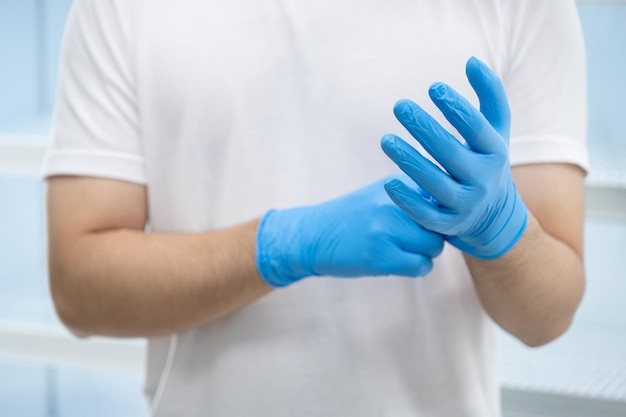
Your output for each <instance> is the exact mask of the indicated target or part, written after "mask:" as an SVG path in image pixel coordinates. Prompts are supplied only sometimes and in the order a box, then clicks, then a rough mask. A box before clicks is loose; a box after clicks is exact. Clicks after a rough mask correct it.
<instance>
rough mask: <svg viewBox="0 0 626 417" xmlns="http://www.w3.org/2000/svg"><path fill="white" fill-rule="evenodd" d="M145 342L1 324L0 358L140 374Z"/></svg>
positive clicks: (6, 322)
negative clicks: (85, 336)
mask: <svg viewBox="0 0 626 417" xmlns="http://www.w3.org/2000/svg"><path fill="white" fill-rule="evenodd" d="M145 346H146V342H145V341H144V340H140V339H109V338H100V337H95V338H89V339H77V338H76V337H75V336H72V335H71V334H70V333H69V332H67V331H66V330H65V329H63V328H62V327H58V326H45V325H36V324H29V323H21V322H19V323H18V322H10V321H0V358H2V359H8V360H19V361H29V362H41V363H46V364H51V363H54V364H61V365H74V366H80V367H88V368H99V369H108V370H111V369H115V370H120V371H125V372H133V373H142V372H143V370H144V369H143V368H144V364H145V350H146V349H145Z"/></svg>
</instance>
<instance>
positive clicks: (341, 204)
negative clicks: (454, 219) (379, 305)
mask: <svg viewBox="0 0 626 417" xmlns="http://www.w3.org/2000/svg"><path fill="white" fill-rule="evenodd" d="M393 178H396V179H398V178H400V177H398V176H395V177H393ZM393 178H392V177H387V178H385V179H382V180H379V181H377V182H375V183H373V184H370V185H368V186H366V187H364V188H361V189H360V190H357V191H354V192H352V193H350V194H347V195H345V196H342V197H339V198H337V199H334V200H331V201H328V202H326V203H322V204H319V205H315V206H307V207H298V208H293V209H287V210H271V211H269V212H268V213H267V214H265V216H263V218H262V219H261V222H260V224H259V227H258V230H257V239H256V243H257V247H256V262H257V267H258V269H259V272H260V273H261V276H262V277H263V279H264V280H265V281H266V282H267V283H268V284H269V285H271V286H274V287H283V286H286V285H289V284H291V283H292V282H295V281H298V280H300V279H302V278H305V277H308V276H314V275H332V276H336V277H361V276H377V275H403V276H410V277H415V276H423V275H426V274H427V273H428V272H430V270H431V269H432V258H434V257H436V256H437V255H439V254H440V253H441V250H442V249H443V242H444V240H443V237H442V236H441V235H439V234H436V233H433V232H430V231H427V230H425V229H423V228H422V227H421V226H420V225H418V224H417V223H415V222H414V221H413V220H412V219H411V218H410V217H409V216H408V215H407V214H406V213H404V212H403V211H402V210H401V209H400V208H398V207H397V206H396V205H395V204H394V203H393V202H392V201H391V199H390V198H389V196H388V195H387V193H386V192H385V188H384V184H385V182H387V181H390V180H391V179H393ZM398 180H399V179H398ZM406 181H407V182H410V179H408V178H407V179H406Z"/></svg>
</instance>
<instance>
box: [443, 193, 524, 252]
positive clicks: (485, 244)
mask: <svg viewBox="0 0 626 417" xmlns="http://www.w3.org/2000/svg"><path fill="white" fill-rule="evenodd" d="M509 196H512V197H513V198H511V200H510V201H509V203H508V204H505V206H509V207H510V208H509V210H506V211H508V212H509V213H510V214H509V216H508V218H507V219H506V220H505V221H504V222H502V223H501V224H502V225H501V226H500V228H499V231H498V232H497V233H495V234H494V235H493V236H492V237H491V238H489V239H488V240H486V241H474V239H472V241H468V240H467V239H463V240H461V239H459V238H458V237H453V238H450V239H448V241H449V242H450V243H451V244H452V245H454V246H456V247H457V248H458V249H460V250H462V251H463V252H465V253H467V254H468V255H471V256H473V257H474V258H478V259H482V260H485V261H490V260H493V259H496V258H499V257H501V256H502V255H504V254H505V253H507V252H508V251H509V250H511V248H512V247H513V246H515V244H516V243H517V242H518V241H519V240H520V238H521V237H522V235H523V234H524V232H525V231H526V226H527V225H528V209H527V208H526V204H524V201H523V200H522V197H521V196H520V195H519V193H518V192H517V189H516V188H515V184H513V190H512V192H510V193H509ZM506 211H505V212H506ZM497 223H500V222H494V224H493V226H495V225H496V224H497Z"/></svg>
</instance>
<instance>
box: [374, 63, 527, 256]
mask: <svg viewBox="0 0 626 417" xmlns="http://www.w3.org/2000/svg"><path fill="white" fill-rule="evenodd" d="M466 72H467V77H468V79H469V81H470V84H471V85H472V87H473V89H474V91H475V92H476V94H477V95H478V99H479V100H480V111H478V110H477V109H476V108H475V107H474V106H472V105H471V104H470V103H469V102H468V101H467V100H466V99H465V98H463V97H462V96H461V95H459V94H458V93H457V92H456V91H454V90H453V89H452V88H451V87H449V86H447V85H446V84H443V83H436V84H433V85H432V86H431V88H430V90H429V94H430V97H431V99H432V100H433V102H434V103H435V105H436V106H437V107H438V108H439V110H441V112H442V113H443V114H444V116H445V117H446V119H447V120H448V121H449V122H450V123H451V124H452V126H454V128H455V129H456V130H457V131H458V132H459V134H460V135H461V136H462V137H463V138H464V139H465V141H466V142H467V146H466V145H464V144H462V143H461V142H459V141H458V140H457V139H456V138H455V137H454V136H452V135H451V134H450V133H449V132H447V131H446V130H445V129H444V128H443V127H441V125H440V124H439V123H437V122H436V121H435V119H433V118H432V117H431V116H430V115H429V114H428V113H426V112H425V111H424V110H423V109H422V108H420V107H419V106H418V105H417V104H415V103H413V102H411V101H409V100H400V101H398V102H397V103H396V105H395V108H394V112H395V114H396V117H397V118H398V120H399V121H400V122H401V123H402V125H404V127H405V128H406V129H407V130H408V131H409V133H410V134H411V135H413V137H415V139H417V140H418V141H419V142H420V143H421V144H422V146H423V147H424V149H425V150H426V151H427V152H428V153H429V154H430V155H432V157H433V158H434V159H435V160H437V161H438V162H439V163H440V164H441V166H442V167H443V168H444V169H445V171H447V172H444V171H442V170H441V169H439V168H438V167H437V166H436V165H435V164H433V163H432V162H430V161H429V160H428V159H426V158H425V157H424V156H423V155H422V154H420V153H419V152H418V151H417V150H416V149H415V148H413V147H412V146H410V145H409V144H407V143H406V142H405V141H403V140H402V139H400V138H399V137H397V136H394V135H385V136H384V137H383V139H382V141H381V145H382V147H383V150H384V151H385V153H386V154H387V155H388V156H389V157H390V158H391V159H392V160H393V161H394V162H395V163H396V164H397V165H398V166H399V167H400V168H401V169H402V170H403V171H404V172H405V173H406V174H407V175H409V177H411V178H412V179H413V180H414V181H415V182H416V183H417V185H418V186H419V187H420V188H421V189H422V190H424V191H426V193H428V194H430V195H431V196H432V197H433V199H427V198H425V197H424V193H423V192H422V193H418V192H415V191H414V190H411V189H410V188H409V187H407V186H406V185H405V184H404V183H402V182H400V181H396V180H392V181H390V182H389V183H387V184H385V188H386V190H387V192H388V193H389V196H390V197H391V198H392V200H393V201H394V202H395V203H396V204H398V206H399V207H401V208H402V209H403V210H404V211H405V212H406V213H407V214H409V215H410V216H411V217H412V218H413V219H414V220H415V221H417V222H418V223H420V224H421V225H422V226H424V227H425V228H426V229H429V230H432V231H434V232H437V233H441V234H443V235H446V236H447V240H448V241H449V242H450V243H451V244H452V245H454V246H456V247H457V248H459V249H461V250H462V251H464V252H466V253H467V254H469V255H471V256H474V257H476V258H479V259H485V260H488V259H495V258H498V257H500V256H501V255H503V254H504V253H506V252H507V251H508V250H509V249H511V248H512V247H513V245H515V243H517V241H518V240H519V238H520V237H521V236H522V234H523V233H524V230H525V229H526V223H527V220H528V210H527V209H526V206H525V205H524V202H523V201H522V199H521V197H520V195H519V194H518V193H517V190H516V189H515V184H514V183H513V178H512V177H511V168H510V164H509V158H508V155H509V130H510V110H509V105H508V101H507V98H506V94H505V91H504V86H503V85H502V82H501V81H500V79H499V78H498V76H497V75H495V74H494V73H493V72H492V71H491V70H490V69H489V68H488V67H487V66H486V65H485V64H484V63H482V62H481V61H479V60H478V59H476V58H471V59H470V60H469V61H468V62H467V67H466Z"/></svg>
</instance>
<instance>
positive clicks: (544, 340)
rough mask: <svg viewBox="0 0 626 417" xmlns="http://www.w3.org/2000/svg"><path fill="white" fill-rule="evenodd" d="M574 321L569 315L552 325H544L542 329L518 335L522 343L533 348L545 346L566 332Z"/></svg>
mask: <svg viewBox="0 0 626 417" xmlns="http://www.w3.org/2000/svg"><path fill="white" fill-rule="evenodd" d="M572 321H573V317H569V318H568V319H564V320H562V321H560V322H558V323H555V324H552V325H551V326H547V327H544V328H542V329H541V330H540V331H535V332H532V333H530V334H527V335H523V336H518V338H519V339H520V341H521V342H522V343H524V344H525V345H526V346H528V347H531V348H537V347H541V346H545V345H547V344H549V343H551V342H553V341H555V340H556V339H558V338H559V337H561V336H562V335H563V334H565V333H566V332H567V330H568V329H569V328H570V327H571V325H572Z"/></svg>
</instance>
